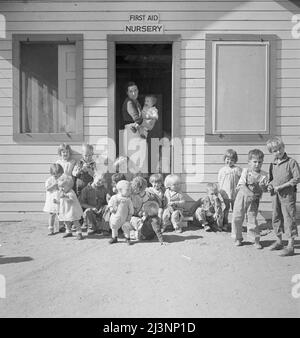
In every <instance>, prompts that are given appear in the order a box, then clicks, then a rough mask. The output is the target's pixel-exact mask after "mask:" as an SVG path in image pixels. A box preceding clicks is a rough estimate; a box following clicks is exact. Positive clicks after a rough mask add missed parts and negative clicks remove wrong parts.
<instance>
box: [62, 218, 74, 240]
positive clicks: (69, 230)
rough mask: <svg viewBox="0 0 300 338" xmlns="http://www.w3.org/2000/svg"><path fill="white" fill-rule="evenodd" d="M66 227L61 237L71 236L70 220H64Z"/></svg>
mask: <svg viewBox="0 0 300 338" xmlns="http://www.w3.org/2000/svg"><path fill="white" fill-rule="evenodd" d="M64 224H65V227H66V233H65V234H64V235H63V238H67V237H72V222H67V221H65V222H64Z"/></svg>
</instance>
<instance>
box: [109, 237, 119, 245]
mask: <svg viewBox="0 0 300 338" xmlns="http://www.w3.org/2000/svg"><path fill="white" fill-rule="evenodd" d="M108 243H109V244H114V243H118V238H117V237H113V238H111V239H110V240H109V241H108Z"/></svg>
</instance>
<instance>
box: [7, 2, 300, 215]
mask: <svg viewBox="0 0 300 338" xmlns="http://www.w3.org/2000/svg"><path fill="white" fill-rule="evenodd" d="M144 11H150V12H153V11H155V12H159V14H160V21H161V23H162V24H163V25H164V27H165V33H166V34H180V35H181V37H182V41H181V54H180V57H181V61H180V69H181V70H180V77H181V79H180V125H181V128H180V132H181V137H182V139H183V138H186V142H185V143H184V142H183V145H182V147H183V155H182V162H183V170H184V173H183V175H182V177H183V179H184V182H185V183H184V185H183V191H184V192H185V193H186V194H187V196H188V199H189V200H190V201H192V200H195V199H198V198H199V197H200V196H201V194H202V193H203V192H204V191H205V184H206V183H207V182H214V181H216V177H217V172H218V170H219V168H220V167H221V166H222V164H223V154H224V152H225V151H226V149H227V148H228V147H233V148H234V149H236V150H237V152H238V154H239V165H240V166H245V165H246V163H247V153H248V151H249V149H250V148H254V147H258V148H259V149H261V150H263V151H264V152H265V154H266V156H265V163H264V165H263V169H264V170H268V165H269V163H270V161H271V160H272V158H271V156H270V155H269V154H268V152H267V149H266V146H265V145H261V144H253V143H252V144H249V145H235V144H234V145H232V144H228V145H227V144H224V145H217V146H215V145H211V144H204V132H205V130H204V122H205V34H206V33H228V34H229V33H238V34H260V33H261V34H275V35H276V36H277V44H276V59H277V61H276V97H277V101H276V112H275V113H276V128H277V132H278V134H279V135H280V136H282V138H283V140H284V142H285V143H286V148H287V151H288V152H289V154H291V155H292V156H293V157H294V158H295V159H296V160H298V161H300V113H299V111H300V39H293V37H292V35H291V30H292V27H293V25H294V24H293V23H292V22H291V18H292V16H293V15H294V14H298V13H299V12H300V8H299V7H297V6H296V5H295V4H294V3H292V2H290V1H275V0H274V1H264V0H259V1H170V0H169V1H159V0H157V1H155V5H154V4H153V1H152V2H149V1H135V0H133V1H125V0H124V1H121V0H120V1H117V0H113V1H76V2H75V1H68V0H67V1H27V2H23V1H9V2H8V1H7V2H0V12H1V15H2V16H3V17H4V18H5V20H6V38H5V39H0V220H5V221H11V220H22V219H24V218H26V217H27V218H32V217H34V218H41V219H44V217H45V215H43V213H41V210H42V207H43V198H44V195H45V192H44V181H45V179H46V178H47V177H48V171H49V164H50V163H52V162H54V161H55V160H56V159H57V146H58V144H54V145H41V144H40V145H25V144H17V143H16V142H14V141H13V139H12V107H13V105H14V102H13V98H12V90H13V82H12V64H11V63H12V34H13V33H28V34H29V33H41V34H47V33H50V34H52V33H83V35H84V41H83V48H84V53H83V59H84V60H83V68H84V69H83V95H84V133H85V141H86V142H89V143H92V144H94V145H95V152H96V160H97V156H100V155H101V152H102V151H103V148H105V146H106V142H107V139H106V136H107V132H108V131H107V123H108V113H107V107H108V97H107V95H108V94H107V41H106V35H107V34H113V33H115V34H122V33H123V27H124V25H125V24H126V23H127V19H128V14H129V13H130V12H144ZM191 144H193V146H192V147H191ZM71 146H72V148H73V150H74V154H75V158H78V156H79V155H78V154H79V153H80V145H78V144H77V145H72V144H71ZM195 166H197V170H198V172H197V175H195V174H194V170H195ZM298 200H300V195H299V193H298ZM298 207H299V205H298ZM298 209H299V208H298ZM261 210H262V211H263V213H264V212H265V211H270V210H271V209H270V198H269V196H268V195H267V194H266V195H265V196H264V197H263V199H262V203H261ZM264 215H265V214H264ZM268 217H269V214H268Z"/></svg>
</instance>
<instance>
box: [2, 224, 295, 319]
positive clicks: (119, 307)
mask: <svg viewBox="0 0 300 338" xmlns="http://www.w3.org/2000/svg"><path fill="white" fill-rule="evenodd" d="M299 230H300V229H299ZM0 231H1V234H0V244H1V247H0V274H1V275H3V276H4V277H5V279H6V298H0V317H104V318H107V317H113V318H116V317H126V318H128V317H168V318H171V317H173V318H175V317H275V316H276V317H277V316H280V317H300V298H293V297H292V293H291V290H292V287H293V285H294V284H293V283H292V281H291V279H292V276H293V275H295V274H300V241H299V240H298V241H297V242H296V255H295V256H292V257H284V258H283V257H279V256H278V253H277V252H270V251H269V250H268V248H267V246H269V245H270V244H271V243H272V241H273V239H274V237H273V235H272V233H269V234H267V235H265V236H263V237H262V244H263V246H264V249H263V250H261V251H259V250H257V249H254V247H253V246H252V245H250V243H248V244H246V245H244V246H243V247H235V246H234V245H233V243H232V240H231V238H230V234H229V233H207V232H205V231H203V230H200V229H198V228H189V229H188V230H187V231H185V232H184V233H183V234H177V233H174V232H168V233H167V234H166V235H165V238H166V241H167V242H168V243H167V245H165V246H161V245H159V243H158V242H155V241H153V242H140V243H135V244H134V245H132V246H127V245H126V244H125V242H124V240H123V239H121V240H120V243H117V244H114V245H109V244H108V238H107V237H106V238H104V237H101V236H100V235H95V236H93V237H89V238H85V239H84V240H82V241H77V240H75V238H67V239H63V238H62V234H57V235H55V236H52V237H47V226H46V224H43V223H42V222H37V221H36V222H29V221H24V222H21V223H20V222H18V223H2V224H1V225H0Z"/></svg>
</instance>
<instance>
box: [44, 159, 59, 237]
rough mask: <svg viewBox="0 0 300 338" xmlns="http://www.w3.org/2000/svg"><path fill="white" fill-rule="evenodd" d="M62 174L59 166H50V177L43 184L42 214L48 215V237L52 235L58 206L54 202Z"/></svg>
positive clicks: (55, 164)
mask: <svg viewBox="0 0 300 338" xmlns="http://www.w3.org/2000/svg"><path fill="white" fill-rule="evenodd" d="M63 173H64V169H63V168H62V166H61V165H59V164H57V163H54V164H52V165H51V166H50V175H51V176H50V177H49V178H48V179H47V180H46V182H45V187H46V201H45V205H44V209H43V211H44V212H47V213H49V222H48V224H49V225H48V230H49V233H48V236H51V235H54V222H55V218H56V215H57V214H58V205H57V203H55V200H56V199H57V198H58V185H57V182H58V178H59V177H60V176H61V175H62V174H63Z"/></svg>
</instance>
